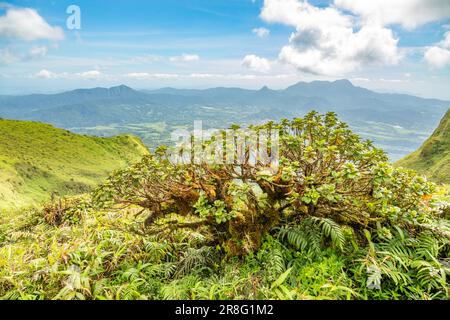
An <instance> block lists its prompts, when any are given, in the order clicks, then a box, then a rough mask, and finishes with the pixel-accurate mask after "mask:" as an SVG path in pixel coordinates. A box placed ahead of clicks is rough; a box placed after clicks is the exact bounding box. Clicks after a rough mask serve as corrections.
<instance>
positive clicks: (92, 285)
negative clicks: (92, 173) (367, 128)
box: [0, 113, 450, 299]
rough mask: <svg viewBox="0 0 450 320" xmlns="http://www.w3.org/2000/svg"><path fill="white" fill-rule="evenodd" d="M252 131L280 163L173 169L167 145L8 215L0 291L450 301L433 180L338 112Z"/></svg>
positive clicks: (445, 229) (442, 215)
mask: <svg viewBox="0 0 450 320" xmlns="http://www.w3.org/2000/svg"><path fill="white" fill-rule="evenodd" d="M235 128H236V127H235ZM252 130H254V131H255V132H256V133H258V134H261V133H263V134H264V133H265V132H267V131H269V130H270V132H272V130H277V131H278V132H279V133H280V148H281V149H280V162H279V165H278V166H276V167H274V166H267V165H265V164H264V163H263V162H260V161H257V162H256V163H252V162H251V161H249V158H246V159H247V161H244V163H242V164H238V163H234V164H223V165H217V164H216V165H209V164H206V163H203V164H173V163H171V162H170V161H169V160H168V159H167V149H166V148H164V147H161V148H159V149H158V150H157V151H156V152H155V153H154V154H152V155H149V156H146V157H144V159H143V160H142V161H141V162H139V163H137V164H135V165H133V166H131V167H129V168H128V169H124V170H119V171H117V172H115V173H114V174H113V175H111V177H110V178H109V179H108V180H107V181H106V182H105V183H104V184H103V185H101V186H100V187H98V188H97V189H96V190H95V191H93V192H92V193H91V194H89V195H86V196H83V197H77V198H63V199H60V200H57V201H54V202H52V203H49V204H47V205H46V206H45V208H44V209H43V210H37V209H35V210H31V211H26V212H23V213H22V214H20V215H16V216H14V215H12V216H10V217H8V216H4V219H3V221H0V297H2V298H3V299H448V290H449V284H450V283H449V280H448V276H449V273H450V259H449V251H450V222H449V220H448V203H447V202H445V201H444V200H443V199H442V195H441V194H439V192H438V191H437V190H436V187H435V185H434V184H433V183H431V182H427V181H425V179H423V178H422V177H420V176H418V175H416V173H415V172H413V171H411V170H405V169H401V168H399V169H396V168H393V167H392V166H391V165H390V164H389V163H387V162H386V160H387V157H386V155H385V154H384V152H383V151H381V150H379V149H377V148H375V147H373V145H372V144H371V143H370V142H368V141H362V140H361V139H360V138H359V137H358V136H357V135H355V134H353V133H352V132H351V130H349V129H348V127H347V126H346V125H345V124H344V123H342V122H340V121H338V120H337V119H336V116H335V115H334V114H333V113H329V114H327V115H325V116H321V115H318V114H316V113H310V114H308V115H307V116H305V117H304V118H302V119H294V120H292V121H289V120H283V121H281V122H280V123H278V124H277V123H272V122H269V123H267V124H265V125H261V126H256V127H252ZM216 138H217V136H216ZM214 139H215V138H214V137H213V138H211V140H210V141H206V142H205V146H207V145H209V144H211V143H212V142H213V141H214ZM233 150H234V151H233ZM230 152H237V149H236V146H235V149H232V150H230Z"/></svg>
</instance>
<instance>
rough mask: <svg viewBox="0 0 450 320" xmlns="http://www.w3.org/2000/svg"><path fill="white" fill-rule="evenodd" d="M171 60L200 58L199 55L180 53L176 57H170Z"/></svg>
mask: <svg viewBox="0 0 450 320" xmlns="http://www.w3.org/2000/svg"><path fill="white" fill-rule="evenodd" d="M169 60H170V61H172V62H192V61H198V60H200V56H198V55H196V54H186V53H185V54H182V55H181V56H177V57H170V59H169Z"/></svg>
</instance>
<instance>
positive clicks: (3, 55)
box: [0, 48, 22, 65]
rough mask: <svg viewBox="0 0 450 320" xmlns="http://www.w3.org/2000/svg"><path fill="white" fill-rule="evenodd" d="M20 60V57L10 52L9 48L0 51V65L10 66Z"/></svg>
mask: <svg viewBox="0 0 450 320" xmlns="http://www.w3.org/2000/svg"><path fill="white" fill-rule="evenodd" d="M20 60H22V57H20V56H19V55H17V54H16V53H14V52H12V51H11V49H10V48H4V49H0V65H2V64H11V63H15V62H18V61H20Z"/></svg>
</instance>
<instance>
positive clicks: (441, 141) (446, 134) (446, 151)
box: [396, 109, 450, 184]
mask: <svg viewBox="0 0 450 320" xmlns="http://www.w3.org/2000/svg"><path fill="white" fill-rule="evenodd" d="M396 165H397V166H402V167H406V168H411V169H414V170H417V171H418V172H420V173H422V174H425V175H427V176H428V177H429V178H430V179H431V180H433V181H435V182H438V183H445V184H450V109H449V110H448V111H447V113H446V114H445V116H444V118H443V119H442V120H441V123H440V124H439V127H438V128H437V129H436V130H435V131H434V133H433V134H432V135H431V137H430V138H428V140H426V141H425V142H424V144H423V145H422V146H421V147H420V148H419V149H418V150H417V151H415V152H413V153H411V154H410V155H408V156H406V157H405V158H403V159H401V160H400V161H398V162H397V163H396Z"/></svg>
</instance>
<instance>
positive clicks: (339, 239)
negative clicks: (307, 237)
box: [309, 217, 345, 251]
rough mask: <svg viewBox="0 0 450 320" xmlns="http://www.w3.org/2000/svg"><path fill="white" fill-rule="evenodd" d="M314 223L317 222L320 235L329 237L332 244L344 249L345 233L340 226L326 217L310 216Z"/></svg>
mask: <svg viewBox="0 0 450 320" xmlns="http://www.w3.org/2000/svg"><path fill="white" fill-rule="evenodd" d="M309 219H311V220H312V221H313V222H314V223H317V224H319V226H320V227H321V229H322V235H323V236H325V237H328V238H330V239H331V242H332V244H333V245H334V246H335V247H337V248H339V250H341V251H344V245H345V235H344V232H343V231H342V228H341V227H340V226H339V225H338V224H337V223H336V222H335V221H333V220H331V219H327V218H318V217H311V218H309Z"/></svg>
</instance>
